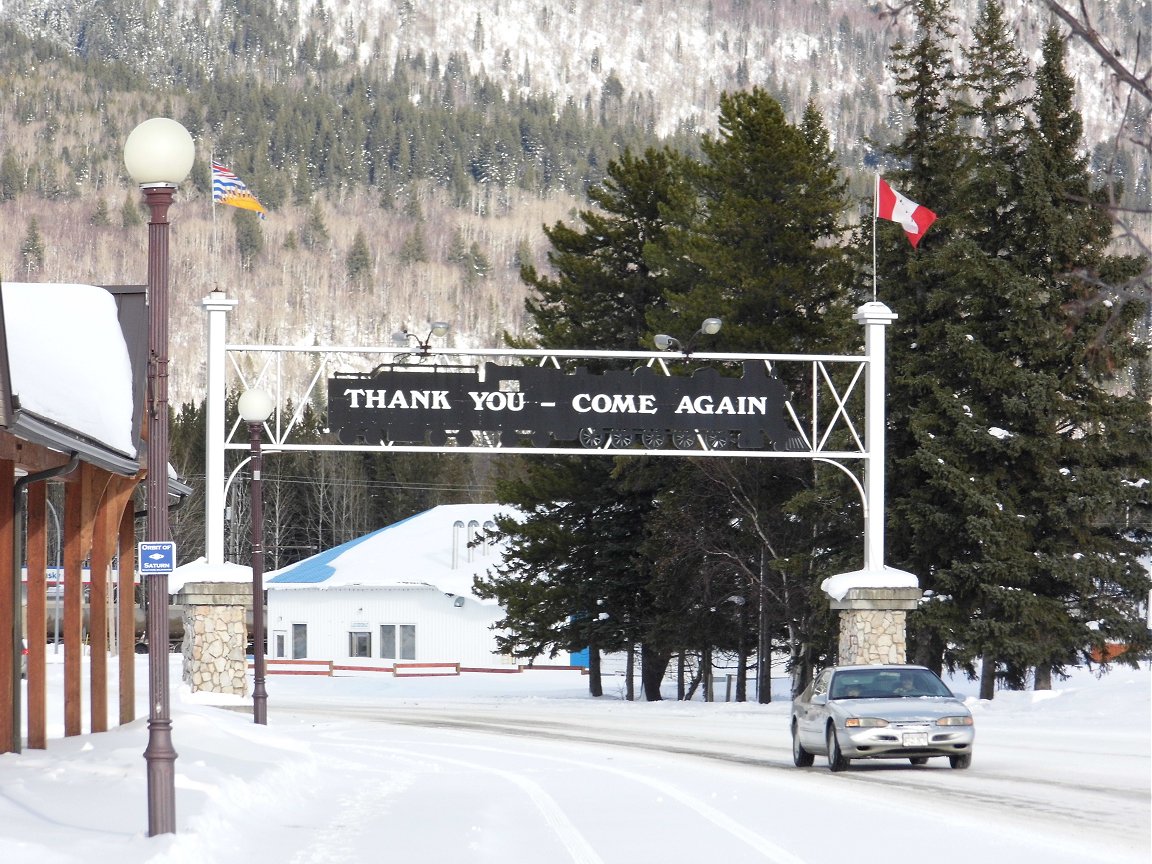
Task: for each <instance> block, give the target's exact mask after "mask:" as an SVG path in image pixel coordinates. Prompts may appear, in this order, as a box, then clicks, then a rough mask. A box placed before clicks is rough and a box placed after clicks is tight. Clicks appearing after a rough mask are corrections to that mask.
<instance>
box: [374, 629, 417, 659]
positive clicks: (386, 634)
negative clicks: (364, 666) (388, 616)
mask: <svg viewBox="0 0 1152 864" xmlns="http://www.w3.org/2000/svg"><path fill="white" fill-rule="evenodd" d="M380 656H381V657H382V658H384V659H385V660H415V659H416V625H415V624H381V625H380Z"/></svg>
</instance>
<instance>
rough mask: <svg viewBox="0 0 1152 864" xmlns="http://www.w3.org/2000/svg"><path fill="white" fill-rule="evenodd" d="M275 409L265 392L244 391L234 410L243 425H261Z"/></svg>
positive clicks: (270, 397) (256, 390) (270, 398)
mask: <svg viewBox="0 0 1152 864" xmlns="http://www.w3.org/2000/svg"><path fill="white" fill-rule="evenodd" d="M275 407H276V404H275V402H273V400H272V396H271V395H269V393H268V391H266V390H260V389H255V390H245V391H244V392H243V393H241V394H240V401H239V402H237V404H236V409H237V410H238V411H239V412H240V417H241V418H242V419H243V420H244V422H245V423H263V422H264V421H266V420H267V419H268V418H269V417H271V416H272V410H273V409H274V408H275Z"/></svg>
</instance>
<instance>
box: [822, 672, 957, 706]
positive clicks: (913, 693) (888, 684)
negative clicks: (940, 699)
mask: <svg viewBox="0 0 1152 864" xmlns="http://www.w3.org/2000/svg"><path fill="white" fill-rule="evenodd" d="M951 695H952V692H951V691H950V690H949V689H948V688H947V687H946V686H945V685H944V682H943V681H941V680H940V679H939V678H937V677H936V676H935V675H933V674H932V673H931V672H929V671H928V670H927V669H911V670H903V669H900V670H897V669H877V670H869V669H852V670H845V671H843V672H838V673H836V675H835V676H834V677H833V678H832V686H831V687H830V688H829V692H828V698H829V699H892V698H915V697H922V696H951Z"/></svg>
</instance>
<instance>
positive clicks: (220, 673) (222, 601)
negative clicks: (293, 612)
mask: <svg viewBox="0 0 1152 864" xmlns="http://www.w3.org/2000/svg"><path fill="white" fill-rule="evenodd" d="M177 603H178V604H180V605H182V606H183V607H184V643H183V650H184V683H185V684H187V685H188V686H189V687H191V688H192V692H193V693H195V692H197V691H199V690H204V691H207V692H210V693H228V694H231V695H236V696H245V695H247V692H248V656H247V655H248V650H247V649H248V624H247V618H248V614H249V608H250V607H251V605H252V585H251V583H248V582H190V583H188V584H186V585H185V586H184V587H183V589H181V591H180V593H179V594H178V595H177Z"/></svg>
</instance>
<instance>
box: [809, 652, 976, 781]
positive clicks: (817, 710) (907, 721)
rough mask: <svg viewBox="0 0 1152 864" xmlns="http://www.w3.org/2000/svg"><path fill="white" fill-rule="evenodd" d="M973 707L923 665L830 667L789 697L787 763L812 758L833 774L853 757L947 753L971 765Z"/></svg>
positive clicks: (921, 759) (919, 760)
mask: <svg viewBox="0 0 1152 864" xmlns="http://www.w3.org/2000/svg"><path fill="white" fill-rule="evenodd" d="M975 738H976V730H975V729H974V728H973V725H972V712H971V711H969V710H968V708H967V707H966V706H965V705H964V703H963V702H961V701H960V700H959V699H958V698H956V696H955V695H954V694H953V693H952V691H951V690H949V689H948V687H947V685H946V684H945V683H944V682H943V681H941V680H940V678H939V677H938V676H937V675H936V674H935V673H934V672H932V671H931V670H930V669H925V668H924V667H923V666H904V665H899V666H896V665H893V666H833V667H832V668H830V669H825V670H824V671H822V672H821V673H820V674H819V675H817V676H816V679H815V680H814V681H813V682H812V683H811V684H810V685H808V688H807V689H806V690H805V691H804V692H803V693H801V694H800V695H799V696H797V697H796V698H795V699H793V700H792V761H794V762H795V763H796V765H797V766H798V767H800V768H807V767H808V766H810V765H811V764H812V762H813V761H814V759H815V757H816V756H817V755H820V756H825V757H827V759H828V767H829V768H830V769H831V770H833V771H843V770H844V769H845V768H847V767H848V765H849V763H850V761H851V760H853V759H907V760H908V761H909V762H911V763H912V764H913V765H923V764H925V763H926V762H927V761H928V760H929V759H930V758H931V757H933V756H947V757H948V761H949V762H950V763H951V765H952V767H953V768H967V767H968V766H969V765H971V764H972V742H973V741H974V740H975Z"/></svg>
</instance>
